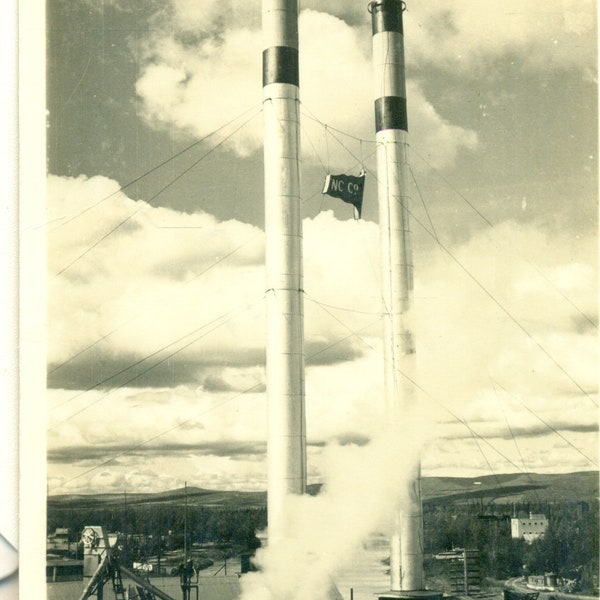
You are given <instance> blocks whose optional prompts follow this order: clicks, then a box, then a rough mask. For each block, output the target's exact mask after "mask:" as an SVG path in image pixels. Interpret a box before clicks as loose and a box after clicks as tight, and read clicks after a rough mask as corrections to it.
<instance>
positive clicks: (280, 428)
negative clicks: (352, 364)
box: [262, 0, 306, 544]
mask: <svg viewBox="0 0 600 600" xmlns="http://www.w3.org/2000/svg"><path fill="white" fill-rule="evenodd" d="M262 23H263V34H264V42H265V43H264V48H265V50H264V52H263V101H264V103H263V107H264V108H263V112H264V127H265V129H264V133H265V139H264V161H265V167H264V168H265V231H266V273H267V275H266V276H267V399H268V419H269V425H268V428H269V433H268V447H267V452H268V480H269V481H268V519H269V544H271V543H273V542H276V541H277V540H278V539H281V538H282V537H285V505H286V497H288V496H289V494H303V493H304V492H305V491H306V426H305V410H304V315H303V283H302V219H301V216H300V168H299V158H300V157H299V153H300V127H299V70H298V1H297V0H263V3H262Z"/></svg>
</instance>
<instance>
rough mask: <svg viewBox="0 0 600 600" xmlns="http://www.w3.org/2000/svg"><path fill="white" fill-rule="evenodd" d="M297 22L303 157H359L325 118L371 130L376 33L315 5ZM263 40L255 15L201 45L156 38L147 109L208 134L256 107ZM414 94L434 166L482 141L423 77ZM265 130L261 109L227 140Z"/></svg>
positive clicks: (167, 123) (155, 120) (256, 143)
mask: <svg viewBox="0 0 600 600" xmlns="http://www.w3.org/2000/svg"><path fill="white" fill-rule="evenodd" d="M184 4H185V6H184V7H182V6H180V4H177V5H176V7H177V10H176V14H180V12H181V11H184V14H187V11H188V10H191V9H190V8H189V5H188V4H187V3H184ZM211 6H212V8H213V9H214V10H215V11H217V12H218V15H220V17H221V18H223V19H225V18H229V16H228V15H227V13H226V12H223V11H222V7H221V6H220V3H219V6H217V5H216V4H215V5H211ZM215 14H216V13H215ZM211 15H213V12H212V9H211V10H208V11H207V13H206V14H203V15H202V16H201V19H202V21H203V23H202V24H200V23H199V24H198V27H206V26H207V25H206V23H204V19H207V20H208V21H210V22H211V23H212V22H213V21H218V19H217V17H216V16H215V15H213V16H211ZM199 18H200V17H199ZM181 21H182V22H183V21H185V22H186V23H187V25H186V27H191V26H192V25H191V24H192V23H194V22H195V20H194V18H193V17H191V18H190V19H189V20H187V21H186V20H185V19H181ZM179 22H180V20H178V19H175V25H176V27H177V26H180V27H183V25H177V24H178V23H179ZM250 22H251V21H250ZM299 28H300V45H301V57H302V59H301V63H300V80H301V84H300V85H301V100H302V106H301V112H302V119H301V123H302V133H303V154H304V158H305V160H307V161H309V162H321V163H323V164H325V163H327V166H328V167H334V166H338V167H339V166H344V167H348V165H350V166H351V165H352V164H353V163H355V162H356V159H359V160H360V157H361V154H362V155H363V157H364V154H366V153H367V150H366V148H362V147H361V145H360V144H358V143H357V142H356V140H352V139H351V138H344V139H343V140H339V138H337V136H335V135H332V134H331V132H329V131H328V130H327V129H326V128H325V127H324V124H327V125H328V126H330V127H335V128H337V129H340V130H342V131H346V132H348V133H350V134H351V135H353V136H355V137H357V138H363V139H372V138H373V127H374V126H373V118H374V117H373V100H374V92H373V91H372V87H373V73H372V65H371V62H372V58H371V55H370V40H369V44H368V45H367V46H365V43H364V41H363V40H362V38H361V36H364V35H365V32H364V31H362V30H360V29H356V28H353V27H352V26H350V25H348V23H347V22H345V21H344V20H342V19H340V18H338V17H335V16H333V15H331V14H328V13H325V12H319V11H316V10H310V9H307V10H304V11H303V12H302V13H301V15H300V21H299ZM209 30H210V27H209ZM262 49H263V48H262V39H261V33H260V31H259V30H258V29H251V28H249V27H248V22H247V21H245V22H244V24H239V25H237V24H234V25H233V26H232V27H230V28H223V29H218V30H215V31H214V32H213V34H212V35H211V34H210V33H205V34H203V35H201V36H200V38H199V39H198V40H197V42H196V43H194V44H189V43H186V42H185V41H181V40H180V39H178V38H177V36H169V37H167V36H164V35H159V36H158V37H157V38H156V39H154V38H153V39H152V43H151V44H148V58H147V61H146V64H145V66H144V67H143V69H142V74H141V76H140V78H139V79H138V81H137V84H136V90H137V93H138V95H139V96H140V98H141V100H142V102H143V110H144V116H145V118H146V119H147V120H148V121H149V122H150V123H152V124H154V125H157V126H163V127H169V128H172V127H173V126H175V127H176V128H177V129H178V130H179V131H180V132H187V133H189V134H191V135H194V136H200V137H203V136H205V135H207V134H209V133H210V132H212V131H213V130H214V129H216V128H218V127H220V126H221V125H223V124H224V123H226V122H227V121H229V120H230V119H234V118H235V117H237V116H238V115H241V114H243V113H244V111H245V110H247V109H249V108H250V107H252V106H260V103H261V101H262V96H261V82H260V73H261V62H260V61H261V55H262ZM409 95H410V101H409V118H410V121H411V131H413V132H414V134H415V135H416V136H418V137H419V138H420V139H423V140H427V142H428V144H429V146H430V147H431V149H432V156H431V157H430V160H431V162H432V164H433V166H436V167H440V166H444V165H447V164H449V163H451V162H452V161H453V160H454V158H455V156H456V153H457V152H458V151H459V150H460V149H461V148H466V149H473V148H474V147H475V146H476V144H477V137H476V134H475V133H474V132H472V131H470V130H467V129H464V128H462V127H460V126H459V125H456V124H452V123H449V122H448V121H447V120H445V119H444V118H442V117H441V116H440V115H439V114H438V112H437V111H436V109H435V108H434V107H433V105H432V104H431V103H430V102H428V101H427V99H426V98H425V95H424V93H423V91H422V89H421V88H420V87H419V86H418V85H417V84H416V83H415V82H412V83H411V84H410V86H409ZM252 114H253V113H249V116H250V115H252ZM244 122H245V121H244V119H240V120H239V121H235V122H234V123H233V124H232V125H231V126H230V127H227V128H225V129H224V130H223V131H221V132H219V133H218V134H217V135H216V136H215V139H216V140H221V141H222V140H224V139H225V137H227V136H228V135H230V134H232V133H233V132H234V131H235V130H236V128H237V127H238V125H241V124H242V123H244ZM262 135H263V131H262V119H261V118H253V119H251V120H250V121H249V122H248V123H247V124H245V125H244V126H243V128H242V129H240V130H239V131H237V132H236V133H235V135H232V137H231V138H228V141H227V143H228V144H229V145H230V147H233V148H234V149H235V150H236V151H237V152H238V153H239V154H240V155H241V156H247V155H248V154H250V153H251V152H253V151H255V150H257V149H258V148H260V147H261V145H262ZM348 146H350V147H348ZM358 166H359V165H357V168H358Z"/></svg>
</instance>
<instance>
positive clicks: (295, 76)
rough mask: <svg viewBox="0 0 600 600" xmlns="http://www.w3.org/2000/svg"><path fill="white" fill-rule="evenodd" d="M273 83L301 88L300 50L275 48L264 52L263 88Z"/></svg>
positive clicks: (286, 47) (285, 47) (288, 47)
mask: <svg viewBox="0 0 600 600" xmlns="http://www.w3.org/2000/svg"><path fill="white" fill-rule="evenodd" d="M271 83H289V84H291V85H295V86H297V87H299V86H300V75H299V68H298V48H291V47H290V46H273V47H272V48H267V49H266V50H264V51H263V87H265V86H266V85H269V84H271Z"/></svg>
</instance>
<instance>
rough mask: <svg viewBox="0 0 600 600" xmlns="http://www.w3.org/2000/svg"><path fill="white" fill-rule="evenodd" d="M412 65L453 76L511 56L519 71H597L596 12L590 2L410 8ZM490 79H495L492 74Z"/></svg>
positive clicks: (437, 3)
mask: <svg viewBox="0 0 600 600" xmlns="http://www.w3.org/2000/svg"><path fill="white" fill-rule="evenodd" d="M405 15H406V17H405V19H406V27H405V29H406V36H407V38H408V39H410V40H411V47H410V53H408V60H409V61H412V62H415V63H417V64H419V63H424V64H432V65H435V66H436V67H438V68H442V69H450V68H452V69H453V70H454V71H456V70H461V71H463V72H464V71H467V70H470V69H473V68H475V69H477V72H478V73H479V74H482V73H484V71H485V70H486V69H488V68H489V65H490V61H493V60H494V59H496V58H500V57H502V56H511V57H513V60H514V62H515V63H516V64H518V65H519V67H525V68H528V69H535V70H536V71H540V70H541V71H546V70H549V69H555V68H564V69H567V68H577V69H579V70H580V71H581V72H582V73H585V72H587V70H588V69H594V68H595V52H596V43H595V31H596V8H595V4H594V2H592V1H591V0H585V1H583V2H576V1H575V0H552V1H551V2H542V1H541V0H533V1H529V2H520V1H519V0H509V1H507V2H502V3H497V4H494V5H490V6H487V5H485V6H484V5H482V4H481V3H480V2H476V1H475V0H466V1H463V2H460V3H454V4H452V5H449V4H448V3H446V2H441V1H439V0H435V1H433V2H426V3H423V2H420V3H417V2H415V3H411V4H410V5H409V10H408V11H407V12H406V13H405ZM488 75H491V76H493V73H490V72H489V70H488Z"/></svg>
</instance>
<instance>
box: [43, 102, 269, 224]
mask: <svg viewBox="0 0 600 600" xmlns="http://www.w3.org/2000/svg"><path fill="white" fill-rule="evenodd" d="M257 106H259V105H255V106H252V107H251V108H248V109H246V110H245V111H243V112H241V113H240V114H239V115H238V116H237V117H235V118H233V119H231V120H230V121H228V122H227V123H224V124H223V125H221V126H220V127H218V128H217V129H215V130H214V131H211V132H210V133H208V134H206V135H205V136H204V137H202V138H200V139H199V140H196V141H195V142H193V143H192V144H190V145H189V146H187V147H186V148H184V149H183V150H180V151H179V152H177V153H176V154H173V155H172V156H170V157H169V158H167V159H166V160H164V161H163V162H161V163H159V164H158V165H155V166H153V167H152V168H151V169H149V170H148V171H146V172H145V173H142V174H141V175H139V176H138V177H136V178H135V179H133V180H131V181H130V182H129V183H126V184H125V185H123V186H121V187H120V188H119V189H118V190H116V191H115V192H113V193H112V194H109V195H108V196H105V197H103V198H102V199H100V200H99V201H98V202H96V203H94V204H91V205H90V206H88V207H86V208H84V209H83V210H82V211H80V212H79V213H77V214H75V215H73V216H72V217H70V218H69V219H67V220H66V221H61V222H60V223H59V224H58V225H57V226H56V227H55V228H53V229H52V230H50V233H54V232H55V231H57V230H58V229H60V228H61V227H62V226H63V225H66V224H67V223H70V222H71V221H73V220H74V219H77V218H79V217H80V216H81V215H83V214H85V213H86V212H88V211H89V210H92V209H93V208H95V207H96V206H98V205H100V204H102V203H103V202H105V201H106V200H108V199H110V198H112V197H113V196H116V195H117V194H118V193H120V192H123V191H124V190H126V189H127V188H129V187H131V186H132V185H134V184H136V183H138V182H139V181H141V180H142V179H144V177H147V176H148V175H151V174H152V173H154V172H155V171H157V170H158V169H160V168H161V167H164V166H165V165H167V164H169V163H170V162H172V161H173V160H175V159H176V158H179V157H180V156H181V155H182V154H185V153H187V152H189V151H190V150H191V149H192V148H195V147H196V146H198V145H199V144H202V143H203V142H205V141H206V140H207V139H209V138H210V137H212V136H213V135H215V134H217V133H218V132H219V131H221V130H222V129H225V128H226V127H228V126H229V125H231V124H232V123H233V122H234V121H237V120H238V119H240V118H241V117H243V116H244V115H246V114H247V113H249V112H250V111H251V110H255V109H256V108H257Z"/></svg>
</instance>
